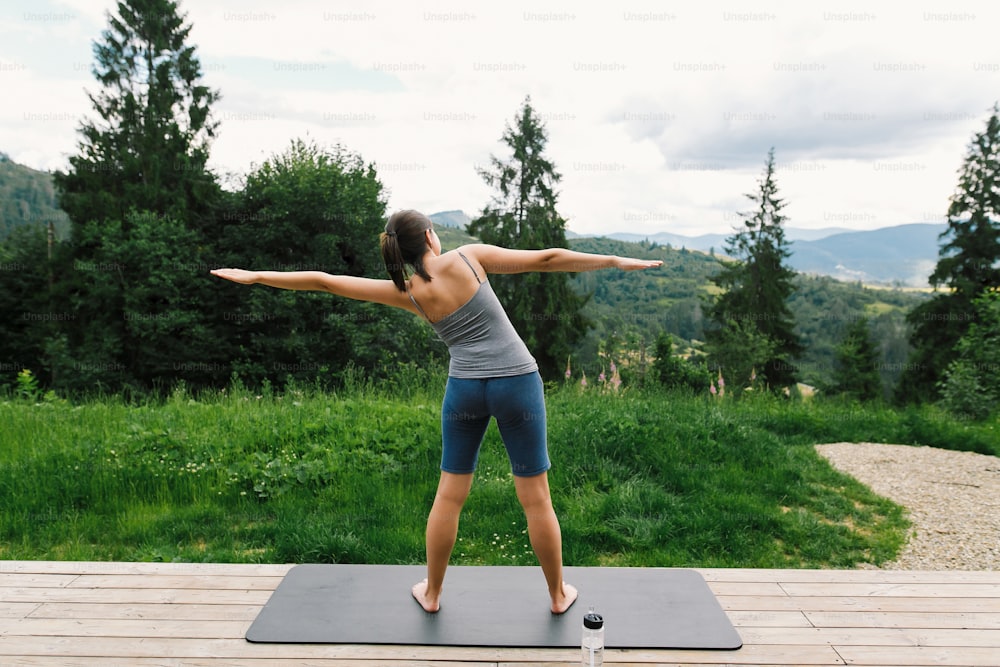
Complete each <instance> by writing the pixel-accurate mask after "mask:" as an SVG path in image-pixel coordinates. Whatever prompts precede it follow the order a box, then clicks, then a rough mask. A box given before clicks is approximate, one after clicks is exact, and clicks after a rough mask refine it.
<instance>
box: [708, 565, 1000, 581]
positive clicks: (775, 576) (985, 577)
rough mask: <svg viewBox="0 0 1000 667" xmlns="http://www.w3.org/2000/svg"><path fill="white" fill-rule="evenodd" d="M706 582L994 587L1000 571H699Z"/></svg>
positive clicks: (725, 569)
mask: <svg viewBox="0 0 1000 667" xmlns="http://www.w3.org/2000/svg"><path fill="white" fill-rule="evenodd" d="M694 569H695V571H696V572H698V573H700V574H701V575H702V577H703V578H704V579H705V581H708V582H712V581H720V582H722V581H726V582H739V581H744V582H747V581H749V582H771V583H815V584H819V583H838V582H840V583H843V582H847V583H865V582H875V583H887V584H900V583H936V584H961V583H969V584H975V583H993V584H1000V570H876V569H871V570H763V569H761V570H755V569H728V568H719V569H698V568H694Z"/></svg>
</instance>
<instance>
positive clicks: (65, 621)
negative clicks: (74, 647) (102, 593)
mask: <svg viewBox="0 0 1000 667" xmlns="http://www.w3.org/2000/svg"><path fill="white" fill-rule="evenodd" d="M248 627H250V623H248V622H246V621H205V620H200V621H185V620H163V619H156V620H145V619H143V620H108V619H83V618H59V619H56V618H15V619H0V634H8V635H25V636H33V637H44V636H46V635H51V636H58V637H136V638H148V637H177V638H190V639H239V640H242V639H244V638H245V637H246V631H247V628H248Z"/></svg>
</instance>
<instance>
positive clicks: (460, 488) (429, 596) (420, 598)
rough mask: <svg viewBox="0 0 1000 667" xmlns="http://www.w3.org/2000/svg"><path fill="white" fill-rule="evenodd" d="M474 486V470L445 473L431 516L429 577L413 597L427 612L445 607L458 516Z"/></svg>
mask: <svg viewBox="0 0 1000 667" xmlns="http://www.w3.org/2000/svg"><path fill="white" fill-rule="evenodd" d="M471 488H472V473H469V474H465V475H456V474H454V473H450V472H442V473H441V479H440V480H439V481H438V489H437V494H436V495H435V496H434V505H433V506H432V507H431V513H430V515H429V516H428V517H427V578H426V579H424V580H423V581H421V582H420V583H418V584H417V585H415V586H414V587H413V597H415V598H416V599H417V602H419V603H420V606H422V607H423V608H424V610H425V611H429V612H436V611H437V610H438V609H440V608H441V603H440V600H441V586H442V585H443V583H444V573H445V570H447V569H448V560H449V559H450V558H451V551H452V549H453V548H454V547H455V538H456V536H457V535H458V518H459V516H460V515H461V513H462V506H463V505H464V504H465V499H466V498H467V497H468V496H469V490H470V489H471Z"/></svg>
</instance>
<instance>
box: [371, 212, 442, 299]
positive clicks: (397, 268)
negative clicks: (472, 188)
mask: <svg viewBox="0 0 1000 667" xmlns="http://www.w3.org/2000/svg"><path fill="white" fill-rule="evenodd" d="M433 228H434V225H433V223H431V221H430V218H428V217H427V216H426V215H424V214H423V213H420V212H419V211H413V210H407V211H396V212H395V213H393V214H392V216H391V217H390V218H389V222H387V223H386V224H385V231H384V232H382V234H381V235H380V236H379V242H380V245H381V248H382V261H383V262H385V268H386V270H387V271H388V272H389V277H390V278H392V282H393V283H395V285H396V288H397V289H399V291H400V292H405V291H406V265H407V264H409V265H410V266H412V267H413V272H414V273H416V274H417V275H418V276H420V277H421V278H423V279H424V280H426V281H428V282H430V279H431V276H430V274H429V273H427V269H425V268H424V262H423V257H424V254H425V253H426V252H427V243H426V242H425V241H424V232H426V231H427V230H428V229H433Z"/></svg>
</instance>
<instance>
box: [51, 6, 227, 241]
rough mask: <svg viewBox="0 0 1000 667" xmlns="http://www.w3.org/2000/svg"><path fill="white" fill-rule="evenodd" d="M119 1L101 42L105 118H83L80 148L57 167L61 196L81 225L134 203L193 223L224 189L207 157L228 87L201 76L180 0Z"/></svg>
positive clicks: (100, 110)
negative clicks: (221, 90)
mask: <svg viewBox="0 0 1000 667" xmlns="http://www.w3.org/2000/svg"><path fill="white" fill-rule="evenodd" d="M117 10H118V13H117V15H112V14H110V13H109V14H108V22H109V28H108V29H107V30H105V31H104V32H103V33H102V35H101V37H102V41H100V42H97V43H95V44H94V57H95V61H96V62H95V65H94V68H93V74H94V76H95V78H96V79H97V81H98V83H99V84H100V85H101V89H100V90H99V91H98V92H97V93H96V94H93V93H92V94H88V96H89V98H90V101H91V104H92V106H93V109H94V111H95V112H96V115H97V118H96V119H85V120H84V121H83V122H82V123H81V124H80V128H79V132H80V135H81V139H80V143H79V153H78V154H77V155H74V156H71V157H70V160H69V162H70V166H71V169H70V170H69V171H68V172H66V173H57V174H56V178H55V180H56V185H57V187H58V188H59V190H60V204H61V206H62V208H63V210H65V211H66V212H67V213H68V214H69V217H70V219H71V220H72V221H73V223H75V225H76V226H77V230H79V226H80V225H85V224H87V223H88V222H90V221H92V220H103V219H105V218H113V219H116V220H125V219H126V215H127V214H128V212H129V211H130V210H131V209H133V208H135V209H140V210H146V211H152V212H154V213H157V214H159V215H165V216H171V217H177V218H178V219H181V220H185V221H187V222H191V217H190V216H191V215H196V214H199V213H203V212H204V211H205V209H206V207H207V204H208V203H209V202H210V201H211V200H212V198H213V195H214V193H215V191H216V183H215V179H214V178H213V177H212V175H211V174H209V172H208V171H207V169H206V166H205V165H206V162H207V161H208V148H209V142H210V140H211V139H212V138H213V137H214V136H215V130H216V128H217V123H216V122H215V121H213V120H212V119H211V115H210V107H211V105H212V103H214V102H215V101H216V100H217V99H218V93H217V92H215V91H212V90H210V89H209V88H208V87H207V86H205V85H204V84H203V83H202V82H201V63H200V61H199V60H198V57H197V56H196V54H195V48H194V47H193V46H190V45H188V44H187V43H186V42H187V39H188V35H189V33H190V31H191V26H190V25H185V24H184V18H185V17H184V16H182V15H181V14H180V13H179V11H178V7H177V3H176V2H174V1H173V0H125V1H123V2H119V3H118V7H117Z"/></svg>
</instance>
